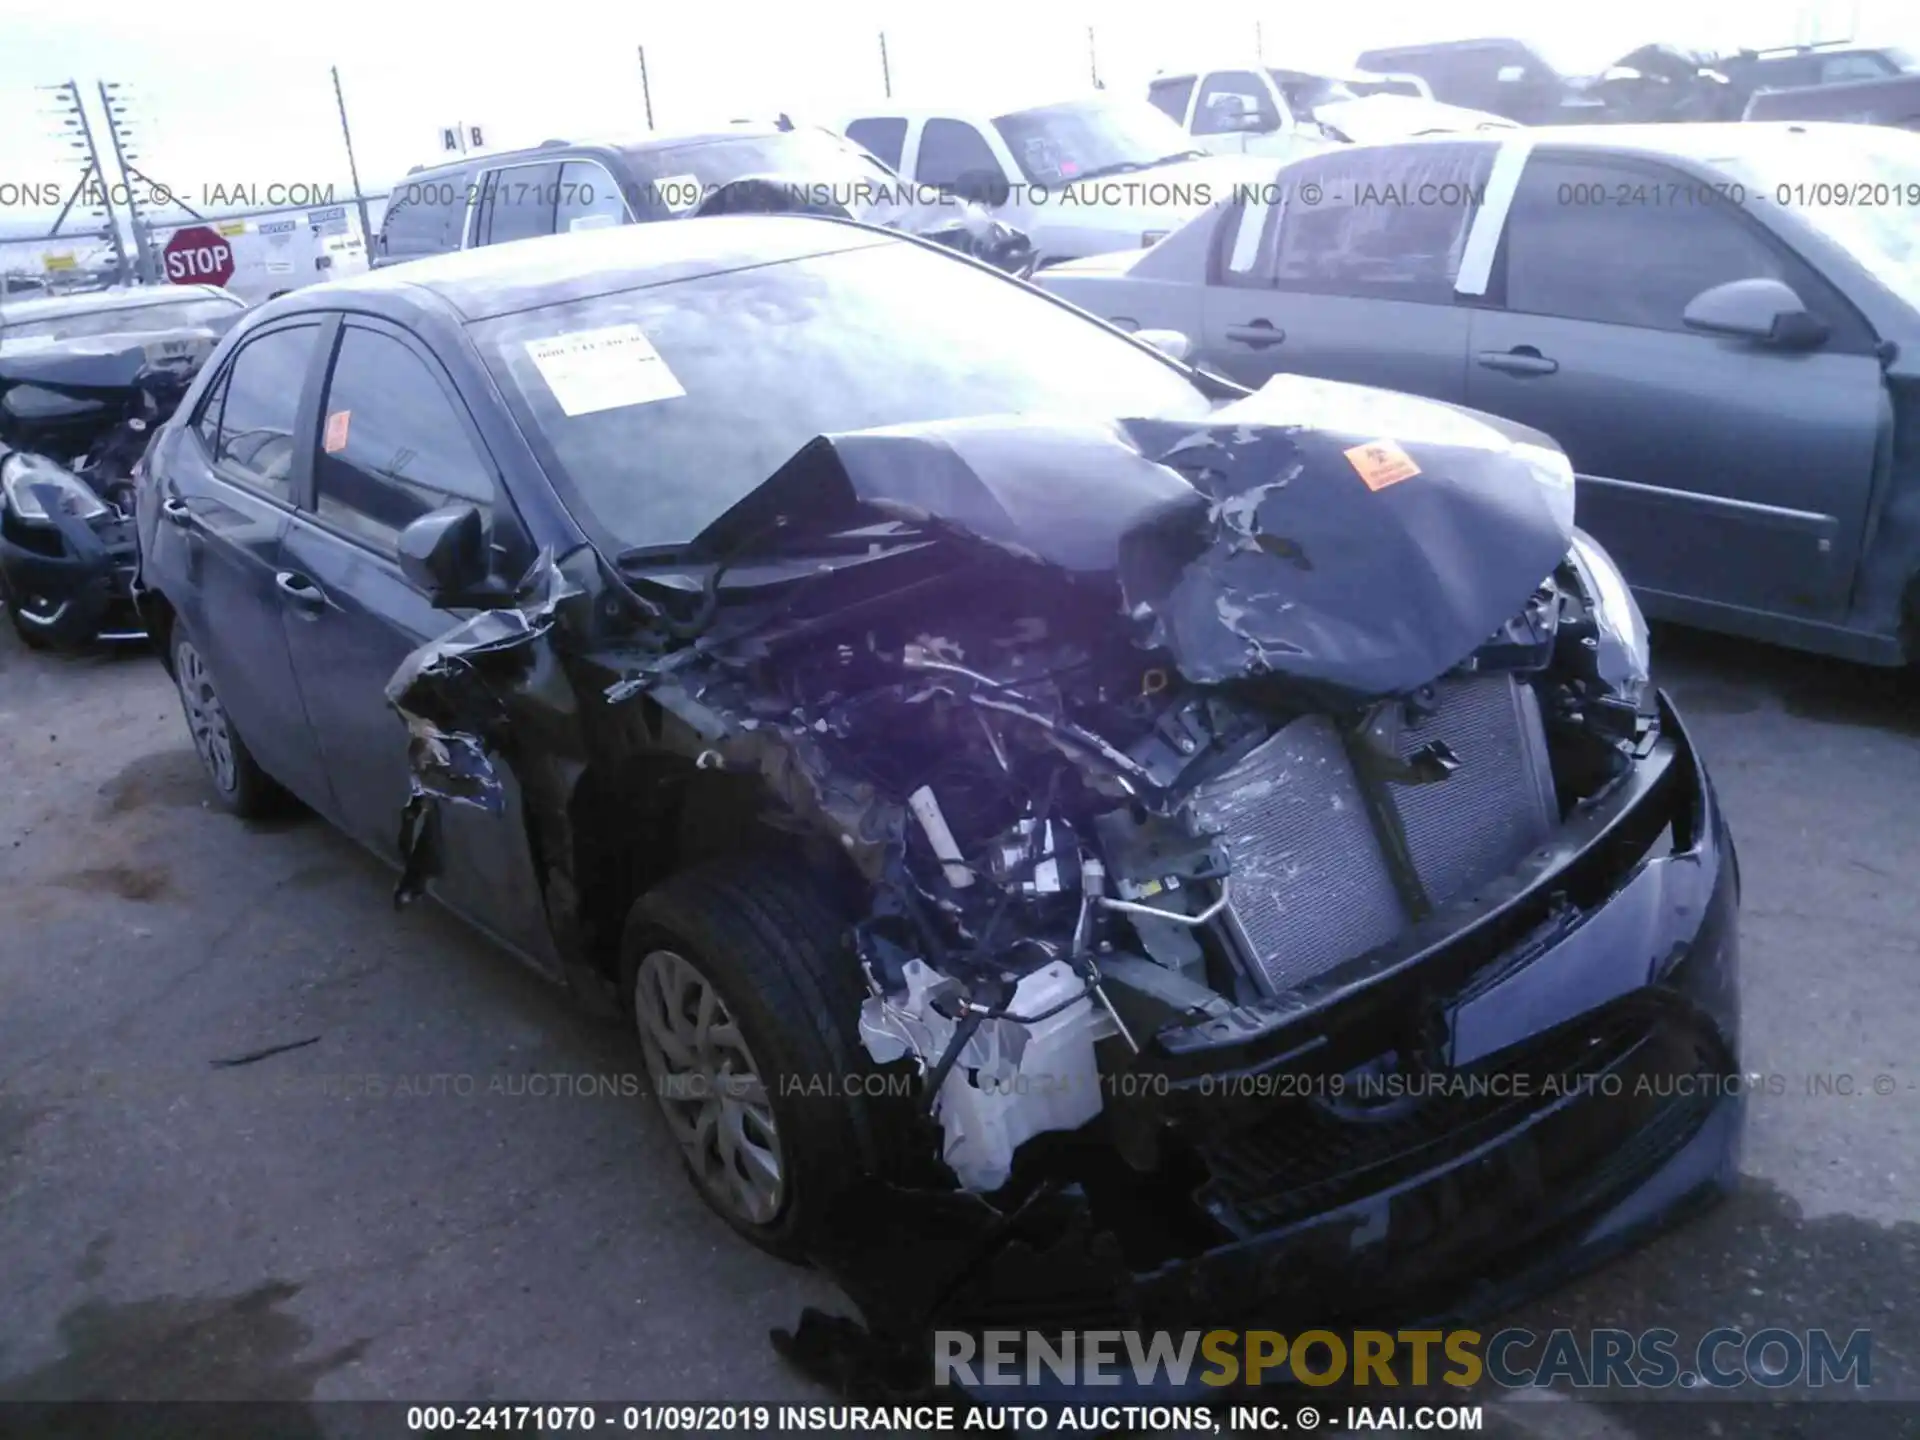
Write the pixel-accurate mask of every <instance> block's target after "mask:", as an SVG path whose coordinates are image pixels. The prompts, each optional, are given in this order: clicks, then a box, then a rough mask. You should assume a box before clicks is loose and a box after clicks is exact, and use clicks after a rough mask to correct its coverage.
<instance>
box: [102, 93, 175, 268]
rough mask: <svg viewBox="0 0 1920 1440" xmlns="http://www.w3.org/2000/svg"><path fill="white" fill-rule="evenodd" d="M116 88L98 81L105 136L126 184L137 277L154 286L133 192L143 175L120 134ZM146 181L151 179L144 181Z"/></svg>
mask: <svg viewBox="0 0 1920 1440" xmlns="http://www.w3.org/2000/svg"><path fill="white" fill-rule="evenodd" d="M119 88H120V87H119V86H118V85H116V84H114V83H113V82H112V81H110V80H102V81H101V82H100V108H101V109H102V110H103V111H105V112H106V117H107V138H108V139H109V140H111V141H113V158H114V159H115V160H116V161H118V162H119V165H120V174H121V177H122V178H123V179H124V180H125V181H126V183H127V195H126V200H127V223H128V224H129V225H131V226H132V227H133V249H134V256H135V260H136V263H137V265H138V267H139V271H140V278H141V280H142V281H144V282H145V283H146V284H148V285H158V284H159V283H160V277H159V272H158V270H157V269H156V268H155V266H154V263H153V247H152V246H151V245H149V244H148V243H147V239H148V237H147V232H146V229H145V227H144V225H143V224H142V222H141V219H140V202H139V200H137V199H136V198H135V197H134V193H133V192H134V186H133V182H134V181H135V180H136V179H138V180H146V179H147V177H146V176H144V175H142V174H141V173H140V172H139V171H138V170H136V169H135V168H134V167H133V161H134V160H137V159H138V158H139V156H138V155H137V154H135V153H134V150H133V148H132V146H131V145H130V144H129V143H128V138H129V137H126V136H123V135H122V133H121V131H122V130H123V129H124V128H125V125H126V119H127V117H126V114H125V111H124V109H123V108H119V107H117V106H116V102H115V100H114V96H113V93H112V92H114V91H116V90H118V89H119ZM147 183H148V184H152V183H153V182H152V181H147Z"/></svg>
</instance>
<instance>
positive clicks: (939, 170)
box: [913, 120, 1005, 189]
mask: <svg viewBox="0 0 1920 1440" xmlns="http://www.w3.org/2000/svg"><path fill="white" fill-rule="evenodd" d="M983 172H984V175H985V176H990V177H993V178H996V179H998V178H1003V177H1004V174H1005V172H1004V171H1002V170H1001V168H1000V162H999V160H997V159H995V158H994V153H993V147H992V146H991V145H989V144H987V142H986V141H985V140H984V139H983V138H982V137H981V135H980V132H979V131H978V130H976V129H974V128H973V126H971V125H969V124H967V123H966V122H965V121H963V120H929V121H927V123H926V125H925V126H924V127H923V128H922V129H921V131H920V153H919V155H918V156H916V157H915V159H914V162H913V178H914V179H916V180H918V181H919V182H920V183H921V184H922V185H941V186H945V187H947V188H948V189H960V188H962V185H961V182H962V180H963V179H964V180H966V181H967V186H966V187H965V188H968V189H971V188H972V186H973V185H974V184H975V183H977V182H978V181H979V180H980V179H981V178H983Z"/></svg>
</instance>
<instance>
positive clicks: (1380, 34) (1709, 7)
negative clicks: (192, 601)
mask: <svg viewBox="0 0 1920 1440" xmlns="http://www.w3.org/2000/svg"><path fill="white" fill-rule="evenodd" d="M1256 20H1258V21H1259V23H1260V26H1261V36H1262V41H1263V48H1264V52H1265V55H1266V58H1267V60H1268V62H1269V63H1273V64H1280V63H1287V62H1288V61H1299V62H1302V63H1305V64H1308V65H1316V64H1329V65H1344V64H1347V63H1350V62H1351V61H1352V59H1353V57H1354V55H1355V54H1356V53H1357V52H1358V51H1359V50H1361V49H1363V48H1366V47H1367V46H1370V45H1377V44H1385V43H1392V42H1407V41H1419V40H1429V39H1452V38H1466V37H1469V36H1474V35H1514V36H1518V37H1520V38H1522V39H1526V40H1528V41H1531V42H1532V43H1534V44H1535V45H1537V46H1538V47H1539V48H1540V49H1541V50H1542V51H1543V52H1544V53H1545V54H1546V55H1547V56H1548V58H1549V59H1551V60H1553V61H1554V62H1555V63H1557V64H1559V65H1560V66H1561V67H1562V68H1564V69H1568V70H1573V71H1579V70H1583V69H1597V68H1599V67H1600V66H1602V65H1604V64H1606V63H1607V62H1608V61H1610V60H1612V59H1613V58H1615V57H1616V56H1618V55H1620V54H1622V53H1624V52H1625V51H1627V50H1629V49H1631V48H1633V47H1635V46H1637V45H1640V44H1644V43H1647V42H1650V41H1655V40H1663V41H1668V42H1671V43H1675V44H1680V45H1686V46H1693V47H1700V48H1734V47H1737V46H1739V45H1742V44H1746V45H1769V44H1784V43H1791V42H1793V41H1795V40H1797V39H1805V38H1809V35H1810V33H1811V32H1812V30H1813V29H1815V28H1816V27H1817V28H1818V30H1819V32H1820V34H1821V35H1822V36H1823V37H1826V38H1833V37H1839V36H1844V35H1846V34H1847V33H1848V32H1849V31H1853V32H1855V38H1857V39H1860V40H1862V41H1885V42H1892V43H1907V44H1910V45H1916V48H1920V4H1915V3H1914V0H1840V3H1834V0H1607V3H1605V4H1597V5H1596V4H1587V3H1574V4H1568V3H1564V0H1561V3H1552V0H1448V3H1446V4H1444V5H1442V4H1434V3H1431V0H1427V3H1418V0H1327V3H1314V0H1308V3H1300V0H1294V3H1290V4H1286V5H1279V4H1273V3H1267V4H1257V3H1248V0H1200V3H1192V0H1183V3H1170V0H1161V3H1158V4H1153V5H1145V4H1141V5H1134V6H1127V7H1122V6H1117V5H1116V6H1097V5H1091V4H1087V3H1084V0H1082V3H1075V0H965V3H961V4H941V5H929V4H926V3H923V0H890V3H883V0H814V3H809V4H806V5H800V4H794V3H791V0H787V3H769V0H716V3H697V4H665V3H646V4H596V3H591V0H541V3H539V4H534V5H525V4H516V5H511V6H508V5H501V6H498V7H495V6H491V5H489V6H471V7H459V6H449V5H434V6H431V7H427V6H421V7H419V8H418V9H415V8H413V7H410V6H408V5H405V4H403V3H400V0H381V3H370V0H317V3H316V0H191V3H186V4H164V3H152V0H140V3H128V0H93V3H91V4H89V5H87V6H85V7H80V6H67V5H56V4H51V3H47V0H0V185H4V183H5V182H6V181H8V180H13V181H35V180H40V179H65V178H70V177H74V176H77V170H75V169H74V167H73V166H72V165H71V163H70V162H69V161H67V160H66V159H64V158H63V154H62V152H61V150H60V149H59V148H58V146H57V145H56V143H55V141H54V139H53V138H52V135H53V124H54V122H53V121H52V120H50V119H49V118H47V114H46V110H47V105H48V99H49V97H47V96H46V95H45V94H44V93H43V92H40V91H37V90H36V89H35V87H36V86H44V85H50V84H55V83H58V82H60V81H63V80H66V79H69V78H72V79H77V80H79V81H80V82H81V84H82V85H83V86H84V87H86V89H87V93H88V103H89V106H90V109H91V110H92V112H93V114H94V116H95V118H96V121H97V103H98V102H97V97H96V96H95V94H94V92H93V90H92V86H93V84H94V82H96V81H99V80H113V81H118V82H120V83H121V84H122V85H123V86H125V87H126V90H127V92H128V93H130V94H131V96H132V97H133V101H132V106H131V108H132V110H133V112H134V115H135V119H134V125H135V127H136V130H137V132H138V135H139V150H140V154H141V157H142V159H141V162H140V163H141V166H142V168H143V169H145V170H146V171H147V173H148V174H150V175H151V176H152V177H153V178H154V179H156V180H159V181H161V182H163V183H165V184H167V185H169V186H170V187H172V188H173V189H174V190H176V191H178V192H180V193H182V194H186V195H191V194H193V193H195V192H197V191H199V190H200V188H201V187H203V186H207V185H212V184H216V183H222V182H224V183H227V184H233V183H235V182H244V183H247V184H253V185H266V184H268V183H272V182H279V183H307V182H318V183H323V184H324V183H328V182H337V183H339V184H341V185H342V189H343V193H344V184H345V180H346V174H347V168H346V163H345V151H344V149H343V147H342V144H341V140H340V132H339V125H338V120H337V118H336V114H335V110H334V99H333V89H332V84H331V81H330V79H329V76H328V67H329V66H330V65H338V66H339V67H340V74H341V80H342V83H343V85H344V86H345V90H346V98H347V107H348V115H349V118H350V120H351V122H352V125H353V138H354V145H355V150H356V154H357V156H358V159H359V164H360V176H361V179H362V181H363V182H364V184H365V186H366V188H367V189H368V190H369V191H370V192H371V191H379V190H382V189H384V188H385V187H386V186H388V185H390V184H392V183H393V181H394V180H395V179H397V178H398V177H399V176H400V175H402V174H404V172H405V171H406V169H407V167H408V166H409V165H413V164H417V163H420V162H422V161H427V160H431V159H433V158H434V151H433V145H434V141H435V137H436V133H437V129H438V127H439V126H441V125H443V124H450V123H453V122H455V121H460V120H468V121H477V122H481V123H483V124H484V125H485V126H486V129H487V138H488V142H489V145H490V147H501V148H504V147H510V146H514V145H522V144H530V143H536V142H538V141H540V140H543V139H547V138H550V137H555V136H565V137H570V138H584V137H590V136H593V135H596V134H619V133H626V132H630V131H637V130H640V129H642V128H644V113H643V110H642V105H641V91H640V73H639V64H638V61H637V58H636V51H637V47H639V46H641V45H644V46H645V47H646V52H647V62H648V68H649V71H650V74H651V79H652V90H653V108H654V118H655V121H656V122H657V125H658V128H660V129H662V130H677V129H689V128H697V127H699V126H702V125H706V124H710V123H713V122H723V121H726V120H728V119H731V118H735V117H746V116H771V115H772V114H774V113H776V112H778V111H781V110H785V111H787V112H789V113H791V114H792V115H793V116H794V117H795V118H796V119H801V120H807V119H819V120H822V121H831V120H833V119H834V118H836V117H837V116H838V115H839V114H840V113H842V112H844V111H846V110H848V109H850V108H853V107H857V106H860V105H863V104H866V103H868V102H870V101H872V100H876V99H878V98H879V97H880V95H881V76H880V56H879V39H878V37H879V34H880V32H881V31H882V30H883V29H884V30H885V31H886V34H887V44H888V51H889V55H890V58H891V61H892V71H893V81H894V94H895V97H896V98H898V99H901V100H904V101H909V102H922V101H924V102H928V103H950V102H952V101H954V100H966V101H968V102H970V103H972V104H975V105H978V106H980V107H982V108H992V107H995V106H1003V107H1004V106H1012V105H1018V104H1024V103H1036V102H1039V101H1044V100H1049V99H1060V98H1064V97H1065V96H1067V95H1069V94H1073V93H1077V92H1082V91H1085V90H1086V89H1087V88H1088V87H1089V77H1088V55H1087V27H1088V25H1089V24H1091V25H1092V26H1093V27H1094V32H1095V44H1096V49H1097V54H1098V61H1099V67H1100V72H1101V76H1102V78H1103V79H1104V80H1105V82H1106V84H1107V87H1108V89H1109V90H1117V91H1119V92H1121V93H1128V94H1139V93H1141V92H1142V90H1143V88H1144V85H1145V83H1146V80H1147V79H1148V77H1149V76H1150V75H1152V73H1153V72H1154V71H1155V70H1156V69H1159V68H1162V67H1164V66H1173V65H1185V64H1192V63H1195V62H1200V63H1206V62H1208V61H1211V60H1236V59H1250V58H1251V57H1252V53H1253V46H1254V34H1255V30H1254V26H1255V22H1256ZM25 218H27V217H26V216H24V215H21V214H19V213H18V212H17V211H16V212H14V213H5V214H0V224H6V223H7V222H14V223H17V222H18V221H20V220H22V219H25ZM8 228H11V226H9V227H8Z"/></svg>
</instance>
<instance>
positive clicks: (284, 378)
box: [202, 325, 320, 500]
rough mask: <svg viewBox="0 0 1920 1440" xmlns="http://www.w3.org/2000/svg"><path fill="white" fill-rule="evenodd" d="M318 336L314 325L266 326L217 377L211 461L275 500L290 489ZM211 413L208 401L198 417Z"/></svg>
mask: <svg viewBox="0 0 1920 1440" xmlns="http://www.w3.org/2000/svg"><path fill="white" fill-rule="evenodd" d="M319 339H320V327H319V326H318V325H298V326H293V327H291V328H289V329H285V330H272V331H269V332H268V333H267V334H265V335H262V336H260V337H259V338H258V339H255V340H249V341H248V342H247V343H246V344H245V345H243V346H242V347H241V349H240V352H239V354H237V355H235V356H234V357H233V364H232V365H230V366H229V367H228V368H227V376H226V379H225V380H224V381H222V382H221V384H222V386H223V388H224V392H225V403H224V404H220V405H219V407H218V409H219V420H218V422H217V424H218V427H219V428H218V438H217V439H216V441H215V442H214V446H213V458H214V461H215V463H216V464H218V465H219V466H220V467H221V470H222V472H223V473H224V474H226V475H227V476H228V477H230V478H232V479H235V480H239V481H242V482H244V483H245V484H248V485H251V486H253V487H254V488H256V489H259V490H263V491H265V492H266V493H267V494H269V495H272V496H274V497H275V498H276V499H279V500H287V499H289V498H290V497H291V493H292V488H293V455H294V444H293V432H294V426H295V423H296V421H297V420H298V418H299V415H300V392H301V390H303V389H304V388H305V386H306V383H307V371H308V370H309V368H311V366H312V363H313V351H314V346H315V345H316V344H317V343H318V342H319ZM211 413H212V410H211V402H210V407H209V411H208V412H206V413H203V416H202V419H203V420H204V419H206V418H207V415H208V414H211Z"/></svg>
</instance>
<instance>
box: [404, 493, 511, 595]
mask: <svg viewBox="0 0 1920 1440" xmlns="http://www.w3.org/2000/svg"><path fill="white" fill-rule="evenodd" d="M399 551H400V573H401V574H403V575H405V576H406V577H407V582H408V583H409V584H410V585H412V586H413V587H414V588H415V589H417V590H419V591H420V592H421V593H422V594H424V595H425V596H426V597H427V598H428V599H429V600H431V601H432V602H433V603H434V606H435V608H437V609H441V610H454V609H465V608H468V607H474V608H482V609H484V608H487V607H489V606H493V605H500V604H504V603H506V601H507V600H508V599H509V598H511V597H510V593H509V591H508V588H507V587H506V586H505V585H502V584H501V583H500V582H498V581H496V580H495V579H494V578H493V575H492V566H491V565H489V564H488V560H487V529H486V522H485V521H484V520H483V519H482V518H481V515H480V511H479V510H478V509H477V508H476V507H475V506H473V505H469V504H466V503H464V502H461V503H456V504H452V505H443V506H441V507H440V508H439V509H438V510H430V511H428V512H427V513H426V514H425V515H422V516H421V517H420V518H419V519H417V520H415V521H413V522H412V523H411V524H409V525H408V526H407V528H406V529H404V530H402V531H401V532H400V542H399Z"/></svg>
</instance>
